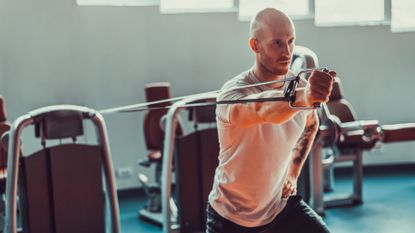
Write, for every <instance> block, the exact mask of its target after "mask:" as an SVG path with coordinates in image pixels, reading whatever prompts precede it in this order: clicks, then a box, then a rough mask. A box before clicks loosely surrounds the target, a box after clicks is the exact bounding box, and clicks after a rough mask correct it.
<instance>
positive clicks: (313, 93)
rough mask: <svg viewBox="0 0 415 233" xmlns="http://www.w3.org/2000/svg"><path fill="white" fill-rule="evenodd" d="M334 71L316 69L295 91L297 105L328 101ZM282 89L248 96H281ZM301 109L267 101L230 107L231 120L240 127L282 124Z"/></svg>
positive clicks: (311, 104) (279, 102)
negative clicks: (303, 85) (327, 71)
mask: <svg viewBox="0 0 415 233" xmlns="http://www.w3.org/2000/svg"><path fill="white" fill-rule="evenodd" d="M335 76H336V73H335V72H334V71H330V72H329V73H326V72H322V71H318V70H314V71H313V72H312V73H311V75H310V77H309V79H308V82H307V84H306V86H305V88H298V89H297V90H296V92H295V96H296V101H295V105H296V106H304V107H310V106H313V105H314V104H315V103H322V102H327V101H328V99H329V95H330V92H331V89H332V86H333V79H334V77H335ZM282 95H283V94H282V92H281V91H280V90H278V91H277V90H272V91H265V92H262V93H258V94H254V95H250V96H247V97H246V98H268V97H281V96H282ZM298 111H299V110H297V109H292V108H290V107H289V105H288V103H287V102H284V101H282V102H281V101H277V102H266V103H248V104H235V105H232V106H231V108H230V114H229V122H230V123H231V124H234V125H237V126H240V127H249V126H252V125H257V124H264V123H274V124H280V123H284V122H286V121H287V120H290V119H291V118H292V117H293V116H294V115H295V114H296V113H297V112H298Z"/></svg>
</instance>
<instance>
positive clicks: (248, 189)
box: [209, 71, 308, 227]
mask: <svg viewBox="0 0 415 233" xmlns="http://www.w3.org/2000/svg"><path fill="white" fill-rule="evenodd" d="M290 75H292V73H289V74H288V76H290ZM258 82H259V81H258V79H257V78H256V77H255V76H254V74H253V73H252V72H251V71H245V72H243V73H241V74H240V75H238V76H236V77H235V78H233V79H231V80H230V81H228V82H227V83H225V84H224V86H223V87H222V90H223V91H224V90H229V89H232V88H235V87H238V86H244V85H248V84H253V83H258ZM287 84H288V83H287ZM287 84H286V85H287ZM300 85H304V83H301V84H300ZM267 90H273V89H272V88H271V87H268V86H259V87H251V88H244V89H239V90H233V91H228V92H221V94H220V95H219V97H218V100H235V99H241V98H244V97H246V96H248V95H251V94H256V93H260V92H263V91H267ZM282 90H283V89H281V90H275V92H276V96H277V94H278V93H277V92H279V94H280V93H281V91H282ZM278 96H280V95H278ZM268 104H275V102H274V103H273V102H270V103H268ZM231 107H232V105H218V107H217V108H216V118H217V123H218V134H219V142H220V154H219V165H218V167H217V168H216V171H215V178H214V182H213V187H212V191H211V193H210V194H209V203H210V204H211V206H212V207H213V209H215V210H216V211H217V212H218V213H219V214H220V215H221V216H222V217H224V218H226V219H228V220H230V221H232V222H234V223H236V224H239V225H242V226H245V227H256V226H261V225H265V224H267V223H270V222H271V221H272V220H273V219H274V218H275V217H276V216H277V215H278V213H280V212H281V210H282V209H283V208H284V207H285V205H286V200H284V199H282V197H281V196H282V188H283V184H284V181H285V178H286V175H287V171H288V168H289V165H290V164H291V160H292V158H291V157H292V150H293V148H294V146H295V144H296V142H297V141H298V139H299V137H300V136H301V133H302V132H303V131H304V127H305V122H306V116H307V113H308V111H300V112H298V113H297V114H296V115H294V117H292V118H291V119H290V120H288V121H286V122H284V123H281V124H272V123H265V124H259V125H255V126H251V127H248V128H241V127H237V126H235V125H232V124H231V123H230V122H229V113H230V110H231Z"/></svg>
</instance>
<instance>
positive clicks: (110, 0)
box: [76, 0, 160, 6]
mask: <svg viewBox="0 0 415 233" xmlns="http://www.w3.org/2000/svg"><path fill="white" fill-rule="evenodd" d="M76 4H77V5H79V6H155V5H159V4H160V0H76Z"/></svg>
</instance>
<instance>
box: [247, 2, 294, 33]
mask: <svg viewBox="0 0 415 233" xmlns="http://www.w3.org/2000/svg"><path fill="white" fill-rule="evenodd" d="M287 26H288V27H291V28H292V30H293V32H294V30H295V29H294V24H293V22H292V21H291V18H290V17H289V16H288V15H286V14H285V13H284V12H282V11H279V10H277V9H274V8H266V9H263V10H261V11H259V12H258V13H257V14H256V15H255V16H254V17H253V18H252V20H251V26H250V28H249V32H250V36H251V38H261V37H263V36H264V34H266V33H267V32H269V31H271V30H273V29H278V28H283V27H287Z"/></svg>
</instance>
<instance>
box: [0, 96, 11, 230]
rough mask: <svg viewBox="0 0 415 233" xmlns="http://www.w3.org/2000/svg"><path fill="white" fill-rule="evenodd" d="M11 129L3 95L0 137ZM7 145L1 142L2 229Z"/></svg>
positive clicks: (0, 224)
mask: <svg viewBox="0 0 415 233" xmlns="http://www.w3.org/2000/svg"><path fill="white" fill-rule="evenodd" d="M9 129H10V122H9V121H7V114H6V108H5V106H4V100H3V97H2V96H0V138H1V136H2V135H3V134H5V133H6V132H7V131H9ZM6 168H7V145H3V143H2V142H0V231H1V230H2V229H3V226H4V216H5V208H6V203H5V200H4V192H5V191H6V175H7V169H6Z"/></svg>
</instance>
